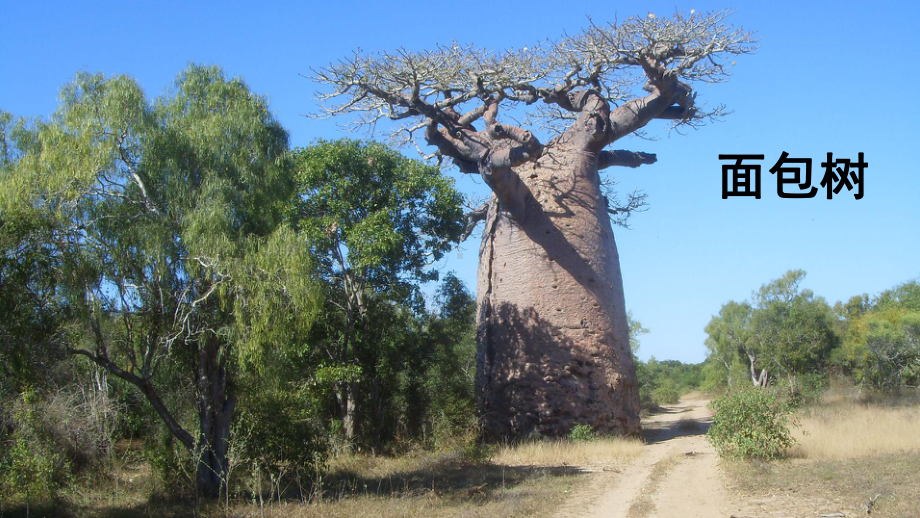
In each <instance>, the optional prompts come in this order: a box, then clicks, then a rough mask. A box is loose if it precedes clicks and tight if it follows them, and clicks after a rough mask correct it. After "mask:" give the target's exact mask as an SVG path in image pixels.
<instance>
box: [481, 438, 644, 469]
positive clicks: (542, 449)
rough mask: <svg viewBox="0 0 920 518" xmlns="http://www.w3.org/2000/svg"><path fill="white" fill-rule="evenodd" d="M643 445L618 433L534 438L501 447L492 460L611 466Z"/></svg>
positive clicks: (635, 453)
mask: <svg viewBox="0 0 920 518" xmlns="http://www.w3.org/2000/svg"><path fill="white" fill-rule="evenodd" d="M643 447H644V443H643V442H642V441H641V440H639V439H624V438H618V437H609V438H608V437H605V438H602V439H598V440H596V441H591V442H572V441H568V440H552V441H551V440H547V441H533V442H525V443H521V444H515V445H506V446H502V447H500V448H499V449H498V451H497V452H496V453H495V455H494V456H493V457H492V462H493V463H495V464H499V465H504V466H579V467H610V466H618V465H623V464H625V463H627V462H629V461H630V460H632V459H634V458H635V457H638V456H639V455H640V454H641V453H642V448H643Z"/></svg>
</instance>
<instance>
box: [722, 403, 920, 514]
mask: <svg viewBox="0 0 920 518" xmlns="http://www.w3.org/2000/svg"><path fill="white" fill-rule="evenodd" d="M915 398H916V394H906V395H903V396H902V397H900V398H891V397H888V396H885V397H880V396H877V395H869V396H868V397H867V396H866V395H865V394H859V393H857V392H856V391H855V390H853V391H841V390H832V391H830V392H829V393H828V394H826V395H825V397H823V398H822V401H821V402H820V403H819V404H816V405H814V406H813V407H810V408H806V409H805V410H804V411H803V412H802V413H801V415H800V416H799V425H798V428H797V429H796V432H795V433H796V438H797V439H798V441H799V444H798V445H797V446H796V447H795V448H794V449H793V450H792V451H791V452H790V455H789V457H791V458H787V459H784V460H779V461H775V462H729V463H726V464H725V465H726V467H727V468H728V472H729V474H730V475H731V478H732V479H733V480H734V485H735V489H736V490H737V492H738V493H740V494H744V495H745V498H746V501H747V502H748V505H747V506H746V508H745V509H744V511H745V515H751V516H762V517H767V516H777V517H778V516H815V515H820V514H833V513H845V514H846V515H847V516H860V515H865V506H866V503H867V502H868V501H869V500H870V499H871V498H873V497H874V496H875V495H881V496H880V497H879V499H878V500H877V501H876V502H875V504H874V506H873V508H872V516H891V517H898V518H902V517H908V516H913V517H920V491H918V487H920V486H918V485H917V480H920V434H918V433H917V431H918V430H920V405H918V404H917V402H916V399H915ZM867 401H868V402H867Z"/></svg>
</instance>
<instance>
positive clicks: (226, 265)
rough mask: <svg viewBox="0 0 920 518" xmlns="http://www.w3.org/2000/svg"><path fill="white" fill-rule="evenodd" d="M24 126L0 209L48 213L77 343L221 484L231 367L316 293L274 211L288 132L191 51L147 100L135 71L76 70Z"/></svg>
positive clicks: (296, 330)
mask: <svg viewBox="0 0 920 518" xmlns="http://www.w3.org/2000/svg"><path fill="white" fill-rule="evenodd" d="M29 139H30V140H29V142H30V144H29V145H28V146H21V147H20V150H19V155H18V156H14V158H13V159H12V160H13V161H14V162H15V163H14V164H13V165H12V166H10V167H5V168H4V170H3V172H4V174H3V177H2V178H0V186H2V189H0V192H2V195H0V217H2V219H3V221H4V222H7V221H16V222H19V223H18V224H24V223H22V222H40V224H41V226H42V228H43V229H44V231H43V233H42V243H41V246H40V249H41V251H42V252H43V253H44V254H45V258H44V259H43V260H45V261H48V262H49V263H51V264H55V265H60V267H61V269H62V273H63V274H62V275H61V276H60V279H59V281H60V283H59V285H58V286H56V287H55V292H56V294H57V296H59V297H60V298H61V299H62V300H63V301H64V303H65V305H66V308H67V312H68V314H69V316H70V318H71V321H72V323H73V324H72V327H71V329H72V333H71V339H70V342H71V352H72V353H73V354H77V355H82V356H85V357H87V358H89V359H90V360H92V361H93V362H95V363H96V364H98V365H99V366H101V367H103V368H105V369H106V370H107V371H108V372H110V373H111V374H113V375H114V376H117V377H119V378H121V379H123V380H125V381H127V382H128V383H130V384H132V385H134V386H135V387H136V388H137V389H138V390H140V392H142V393H143V395H144V396H145V398H146V399H147V401H148V402H149V403H150V405H152V407H153V408H154V409H155V410H156V412H157V414H158V416H159V417H160V418H161V419H162V421H163V422H164V423H165V425H166V426H167V428H168V429H169V431H170V432H171V433H172V435H173V436H175V438H176V439H178V440H179V441H180V443H181V444H182V445H183V446H184V447H185V448H186V449H187V450H188V451H189V452H190V453H191V455H192V457H193V458H194V459H195V462H196V465H197V484H198V487H199V490H200V491H201V492H202V493H203V494H205V495H207V496H210V497H215V496H217V495H218V493H219V491H220V489H221V484H222V483H224V482H225V481H226V474H227V472H228V460H227V449H228V445H229V442H228V441H229V434H230V430H231V423H232V420H233V415H234V410H235V408H236V403H237V396H236V387H235V383H236V379H237V377H238V374H239V372H240V371H241V369H243V368H246V367H247V366H257V365H258V362H259V359H260V358H261V355H262V352H263V351H264V350H266V349H267V348H272V347H276V346H282V345H287V344H290V343H292V342H293V341H294V339H295V338H296V337H297V336H298V335H300V334H302V333H305V332H306V330H307V329H308V328H309V325H310V322H311V320H312V318H313V316H314V315H315V313H316V310H317V307H318V304H317V301H318V297H317V295H316V293H317V291H318V290H317V289H316V285H315V281H314V280H313V276H312V274H313V270H312V267H311V265H312V264H313V262H312V260H311V256H310V253H309V250H308V249H307V248H306V246H305V245H304V244H303V243H302V241H301V240H300V239H298V237H297V236H296V234H295V233H294V232H293V231H292V230H291V229H290V228H288V227H287V226H285V225H284V224H282V214H283V209H284V208H285V207H286V206H289V205H290V197H291V195H292V194H293V192H294V191H293V187H294V182H293V175H292V168H291V166H292V162H291V160H290V155H289V151H288V137H287V133H286V132H285V131H284V129H283V128H282V127H281V126H280V125H279V124H278V123H277V121H275V120H274V118H273V117H272V115H271V113H270V112H269V110H268V104H267V101H266V100H265V99H264V98H262V97H259V96H257V95H254V94H253V93H252V92H251V91H250V90H249V88H248V87H247V86H246V85H245V84H244V83H243V82H242V81H241V80H239V79H227V78H225V77H224V75H223V73H222V72H221V71H220V70H219V69H218V68H215V67H211V68H206V67H198V66H192V67H190V68H188V69H187V70H185V71H184V72H182V73H181V74H180V75H179V77H178V80H177V81H176V86H175V90H174V91H173V92H172V93H171V94H169V95H167V96H164V97H161V98H159V99H157V100H156V101H154V102H149V101H148V100H147V99H146V98H145V96H144V94H143V92H142V91H141V89H140V88H139V87H138V85H137V84H136V83H135V82H134V81H133V80H131V79H130V78H127V77H124V76H116V77H112V78H105V77H104V76H102V75H90V74H79V75H78V76H77V78H76V80H75V81H74V82H73V83H72V84H71V85H68V86H67V87H65V88H64V90H63V93H62V101H61V105H60V108H59V109H58V111H57V112H56V113H55V114H54V116H53V117H52V118H51V120H50V121H47V122H37V123H35V125H34V127H32V128H30V129H29ZM6 156H9V153H8V152H6ZM15 256H16V257H17V259H19V260H24V259H22V257H23V256H21V255H18V254H16V255H15ZM169 372H171V373H173V374H175V375H177V376H179V378H178V379H179V380H181V381H182V384H181V385H180V386H187V387H193V388H192V394H188V396H191V398H193V399H194V404H195V407H196V410H197V419H195V421H194V422H193V423H187V422H182V419H183V416H182V415H181V414H179V413H177V408H176V407H175V406H173V407H172V408H169V407H168V405H167V398H165V397H164V393H165V392H167V391H168V390H170V388H172V387H171V386H170V385H172V386H175V384H174V383H169V385H167V384H166V379H165V378H164V375H166V374H167V373H169Z"/></svg>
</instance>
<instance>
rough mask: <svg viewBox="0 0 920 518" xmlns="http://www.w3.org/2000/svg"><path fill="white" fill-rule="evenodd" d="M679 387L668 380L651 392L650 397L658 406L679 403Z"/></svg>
mask: <svg viewBox="0 0 920 518" xmlns="http://www.w3.org/2000/svg"><path fill="white" fill-rule="evenodd" d="M681 395H682V394H681V390H680V387H678V386H677V384H676V383H674V382H673V381H672V380H670V379H666V380H664V381H662V382H661V384H660V385H658V387H656V388H655V389H654V390H652V397H653V399H654V401H655V402H656V403H658V404H659V405H674V404H677V403H679V402H680V396H681Z"/></svg>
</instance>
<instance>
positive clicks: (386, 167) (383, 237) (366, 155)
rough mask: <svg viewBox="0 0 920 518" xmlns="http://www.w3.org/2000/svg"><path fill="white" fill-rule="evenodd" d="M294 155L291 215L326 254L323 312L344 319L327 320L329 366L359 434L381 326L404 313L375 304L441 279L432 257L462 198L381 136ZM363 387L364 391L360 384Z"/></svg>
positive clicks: (454, 228) (404, 299)
mask: <svg viewBox="0 0 920 518" xmlns="http://www.w3.org/2000/svg"><path fill="white" fill-rule="evenodd" d="M295 163H296V168H297V178H298V185H297V195H298V196H297V199H298V202H297V205H296V209H295V213H294V214H292V218H293V221H294V222H295V224H296V225H297V227H298V228H299V229H300V231H301V233H302V234H303V235H304V236H306V238H307V239H308V241H309V244H310V246H311V248H312V250H313V252H314V255H315V256H316V257H318V258H320V263H319V265H320V272H321V275H322V277H323V278H324V280H325V281H326V295H327V303H328V309H329V311H328V313H329V314H327V315H326V317H325V318H327V319H337V320H338V321H340V322H341V326H327V328H326V329H327V332H326V333H325V335H324V336H323V337H321V341H322V343H323V345H322V347H324V348H325V349H326V356H327V358H329V359H331V361H332V363H330V364H329V367H330V368H332V369H333V370H336V371H337V372H339V373H340V374H341V376H340V378H341V379H340V380H339V381H338V382H337V385H338V389H337V390H336V399H337V406H338V412H339V415H340V417H341V419H342V423H343V428H344V431H345V436H346V438H347V439H348V440H349V441H352V440H354V439H355V436H356V430H357V425H358V422H357V421H358V420H360V419H361V418H362V416H361V414H362V411H363V413H364V414H365V416H364V417H365V418H367V419H369V418H370V413H371V412H370V410H371V409H370V408H365V409H361V408H359V402H360V401H362V400H364V401H367V400H368V399H367V397H368V396H369V395H370V394H371V393H375V394H378V395H379V394H380V390H379V387H378V388H376V389H375V388H374V387H373V386H369V383H370V384H373V381H372V380H373V379H374V372H375V368H376V365H377V364H378V361H379V360H380V351H379V346H380V345H381V344H382V341H384V340H385V339H384V338H383V336H384V334H385V333H384V334H380V333H381V332H383V331H385V330H386V329H390V326H392V325H394V324H395V320H394V319H398V317H397V316H395V315H393V314H391V310H390V309H387V308H377V309H375V308H373V307H372V306H373V305H374V304H378V305H380V304H384V305H387V304H390V303H391V302H396V303H399V304H403V305H407V306H412V305H413V304H414V300H417V296H418V291H417V290H418V285H419V283H420V282H423V281H428V280H435V279H436V278H437V271H436V270H434V269H433V268H432V264H433V263H434V262H436V261H437V260H439V259H440V258H441V257H443V255H444V254H445V253H446V252H447V251H448V250H449V249H450V247H451V246H453V245H454V244H456V243H457V241H458V240H459V238H460V235H461V233H462V231H463V221H462V220H463V217H462V216H463V213H462V208H461V202H462V197H461V196H460V194H459V193H458V192H457V191H456V190H455V189H454V188H453V181H452V180H451V179H450V178H447V177H445V176H443V175H442V174H441V172H440V170H438V168H437V167H433V166H430V165H426V164H424V163H421V162H419V161H417V160H410V159H407V158H405V157H403V156H401V155H400V154H399V153H397V152H395V151H392V150H390V149H388V148H386V147H385V146H383V145H380V144H376V143H362V142H358V141H349V140H339V141H335V142H325V141H320V142H318V143H316V144H314V145H312V146H310V147H307V148H303V149H300V150H298V151H297V152H296V154H295ZM374 315H377V316H379V317H380V318H381V320H380V321H374V320H373V319H372V316H374ZM407 325H409V324H407ZM362 387H364V388H365V389H366V390H365V392H366V393H365V394H364V397H361V394H358V393H357V392H358V391H359V390H360V389H361V388H362ZM371 399H374V398H373V397H372V398H371ZM378 399H379V398H378ZM367 406H370V407H372V406H374V404H373V401H371V402H370V404H368V405H367ZM378 429H379V428H378ZM371 435H375V436H376V435H379V434H371ZM378 439H379V437H375V440H374V442H376V441H377V440H378Z"/></svg>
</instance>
